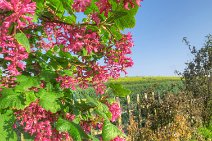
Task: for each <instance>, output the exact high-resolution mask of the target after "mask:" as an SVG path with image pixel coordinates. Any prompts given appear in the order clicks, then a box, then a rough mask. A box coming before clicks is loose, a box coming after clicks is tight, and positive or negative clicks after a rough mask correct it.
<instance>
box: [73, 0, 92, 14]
mask: <svg viewBox="0 0 212 141" xmlns="http://www.w3.org/2000/svg"><path fill="white" fill-rule="evenodd" d="M90 3H91V0H74V4H73V5H72V7H73V9H74V10H75V11H76V12H84V11H85V10H86V8H87V7H88V6H89V5H90Z"/></svg>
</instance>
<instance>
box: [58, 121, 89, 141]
mask: <svg viewBox="0 0 212 141" xmlns="http://www.w3.org/2000/svg"><path fill="white" fill-rule="evenodd" d="M56 129H57V130H58V131H61V132H69V133H70V135H71V136H72V138H73V139H74V141H82V139H88V138H89V137H88V135H87V134H86V133H85V132H84V131H83V129H82V128H81V127H80V126H79V125H77V124H75V123H73V122H70V121H68V120H64V119H62V118H59V119H58V121H57V122H56Z"/></svg>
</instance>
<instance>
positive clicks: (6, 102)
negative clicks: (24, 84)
mask: <svg viewBox="0 0 212 141" xmlns="http://www.w3.org/2000/svg"><path fill="white" fill-rule="evenodd" d="M1 94H2V96H1V97H0V109H5V108H15V109H23V108H24V97H23V95H22V94H20V93H16V92H14V91H13V90H12V89H3V90H2V91H1Z"/></svg>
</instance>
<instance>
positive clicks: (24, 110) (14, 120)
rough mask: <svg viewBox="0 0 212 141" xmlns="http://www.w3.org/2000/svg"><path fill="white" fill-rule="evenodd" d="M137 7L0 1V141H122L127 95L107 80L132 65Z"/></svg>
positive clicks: (85, 1)
mask: <svg viewBox="0 0 212 141" xmlns="http://www.w3.org/2000/svg"><path fill="white" fill-rule="evenodd" d="M140 2H141V0H0V62H1V63H0V138H1V140H10V141H13V140H14V141H16V140H19V139H20V138H22V139H27V140H35V141H71V140H74V141H75V140H76V141H81V140H90V141H93V140H94V141H95V140H103V141H124V140H125V137H126V136H125V134H124V133H123V132H122V130H121V129H119V128H118V127H116V126H115V123H116V120H117V119H118V118H119V117H120V116H121V108H120V105H119V104H118V103H117V102H116V101H115V99H114V98H115V97H124V96H126V95H128V94H129V93H130V92H129V91H128V90H126V89H124V88H123V87H122V86H119V85H117V84H112V83H111V84H109V85H107V84H108V83H106V82H107V81H108V80H109V79H110V78H115V79H116V78H118V77H120V74H121V73H122V72H124V73H126V69H127V68H129V67H131V66H132V65H133V61H132V59H131V58H130V57H129V55H130V54H131V48H132V47H133V41H132V35H131V34H130V33H127V34H124V32H122V31H123V30H124V29H126V28H133V27H134V26H135V15H136V13H137V10H138V8H139V6H140ZM81 17H84V18H81ZM109 91H111V92H112V95H111V93H110V95H109ZM94 131H98V132H94ZM96 133H98V134H96Z"/></svg>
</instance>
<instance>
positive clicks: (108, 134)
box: [102, 121, 125, 141]
mask: <svg viewBox="0 0 212 141" xmlns="http://www.w3.org/2000/svg"><path fill="white" fill-rule="evenodd" d="M117 136H124V137H125V135H124V134H123V133H122V131H120V130H119V129H118V128H117V127H116V126H115V125H113V124H112V123H110V122H108V121H105V122H104V125H103V129H102V138H103V141H111V140H113V139H115V138H116V137H117Z"/></svg>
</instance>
